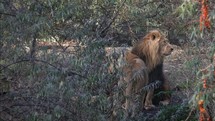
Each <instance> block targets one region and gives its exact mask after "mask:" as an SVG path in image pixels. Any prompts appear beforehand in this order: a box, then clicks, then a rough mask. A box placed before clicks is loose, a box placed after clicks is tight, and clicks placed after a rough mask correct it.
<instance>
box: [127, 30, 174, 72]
mask: <svg viewBox="0 0 215 121" xmlns="http://www.w3.org/2000/svg"><path fill="white" fill-rule="evenodd" d="M172 51H173V47H172V45H171V44H170V43H169V42H168V39H167V38H166V36H165V34H163V33H162V32H161V31H159V30H152V31H150V32H149V33H148V34H147V35H146V36H145V37H143V39H141V40H140V41H139V42H137V43H136V45H134V47H133V49H132V51H131V52H132V53H133V54H135V55H137V56H139V57H140V58H141V59H142V60H143V61H144V62H145V63H146V65H148V68H149V70H151V69H153V68H154V67H155V66H156V65H158V64H160V63H162V62H163V59H164V57H165V56H167V55H170V54H171V52H172Z"/></svg>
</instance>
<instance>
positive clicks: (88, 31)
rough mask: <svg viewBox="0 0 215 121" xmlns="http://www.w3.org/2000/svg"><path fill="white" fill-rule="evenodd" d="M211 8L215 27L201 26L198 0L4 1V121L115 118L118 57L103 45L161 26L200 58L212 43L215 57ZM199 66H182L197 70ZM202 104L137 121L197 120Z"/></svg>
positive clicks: (0, 70) (0, 20) (0, 26)
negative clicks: (113, 69) (114, 66)
mask: <svg viewBox="0 0 215 121" xmlns="http://www.w3.org/2000/svg"><path fill="white" fill-rule="evenodd" d="M207 5H208V9H209V13H208V16H207V17H206V18H207V19H208V21H209V20H210V27H209V28H210V29H207V28H208V27H207V26H202V25H201V26H202V28H201V29H199V25H200V23H199V17H200V16H201V7H202V6H201V3H200V2H198V1H195V0H0V30H1V31H0V120H5V121H6V120H29V121H38V120H44V121H47V120H50V121H53V120H62V121H65V120H84V121H86V120H89V121H94V120H99V121H100V120H107V119H109V118H110V117H111V115H112V111H113V108H115V107H114V106H115V104H114V101H113V100H112V99H110V98H109V96H110V95H113V94H114V93H115V92H117V91H120V90H119V89H117V87H116V86H115V85H116V83H117V82H116V80H117V79H118V78H119V74H120V73H114V74H110V73H108V67H109V65H110V63H111V62H112V61H113V60H112V59H110V58H107V57H106V56H105V54H106V53H105V50H104V47H107V46H130V45H132V44H133V43H135V42H136V41H137V40H138V39H139V38H140V37H142V36H143V35H144V34H145V33H146V32H147V31H149V30H151V29H155V28H159V29H161V30H162V31H165V32H166V33H168V37H169V39H170V42H171V43H173V44H176V45H180V46H184V45H187V44H188V45H190V46H191V45H192V46H194V47H196V48H197V53H196V54H199V53H200V49H199V48H201V47H202V46H205V45H206V44H208V45H209V47H208V49H209V51H210V53H208V56H211V54H212V53H213V52H214V50H215V49H214V48H215V47H214V46H215V45H214V37H215V34H213V30H214V29H215V28H214V23H215V22H214V18H215V9H213V8H214V7H215V2H214V1H213V0H208V3H207ZM189 52H190V51H189ZM189 52H188V53H189ZM200 61H201V60H198V59H197V61H195V58H194V59H193V60H192V61H191V62H189V61H187V62H185V63H184V64H187V67H188V68H189V69H190V70H193V69H197V70H198V69H200V66H199V65H198V64H199V63H200ZM197 73H198V71H195V72H192V73H191V74H192V75H195V74H197ZM198 85H199V83H197V82H196V85H195V86H198ZM187 88H189V87H187ZM199 89H200V88H197V89H196V90H197V91H195V90H192V91H193V93H194V94H196V95H198V94H199ZM5 93H6V94H5ZM197 93H198V94H197ZM212 93H214V91H212V92H210V95H212ZM119 98H121V97H119ZM204 99H205V98H204ZM119 100H121V99H119ZM205 100H207V99H205ZM192 101H193V100H192ZM192 101H191V102H192ZM185 102H186V103H185ZM196 102H197V101H194V103H192V104H188V101H184V102H183V105H176V106H173V107H169V108H165V107H164V108H162V110H160V112H159V113H157V114H156V115H153V116H151V115H150V116H149V115H146V114H144V113H143V114H140V115H139V116H138V117H136V119H134V120H137V119H138V120H147V121H148V120H155V119H157V120H170V119H172V120H173V119H174V120H185V119H186V118H187V117H189V119H190V120H191V119H193V120H195V119H196V117H198V111H197V110H193V109H191V108H189V106H190V105H191V106H190V107H195V106H193V105H195V104H196ZM181 110H184V112H183V111H181ZM190 110H192V111H190ZM173 112H176V113H173ZM177 112H178V114H177ZM189 112H191V114H192V115H191V116H188V113H189ZM165 113H168V115H169V114H171V115H169V116H167V115H166V116H167V117H165ZM163 114H164V115H163ZM117 118H118V119H123V110H120V109H119V116H118V117H117Z"/></svg>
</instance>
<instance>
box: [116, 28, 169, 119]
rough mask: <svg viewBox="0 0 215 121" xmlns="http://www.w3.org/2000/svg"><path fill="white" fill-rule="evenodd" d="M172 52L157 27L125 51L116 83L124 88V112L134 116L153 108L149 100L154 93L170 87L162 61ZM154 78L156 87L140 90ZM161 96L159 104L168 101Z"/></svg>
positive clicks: (165, 97) (167, 97)
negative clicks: (122, 64)
mask: <svg viewBox="0 0 215 121" xmlns="http://www.w3.org/2000/svg"><path fill="white" fill-rule="evenodd" d="M172 51H173V47H172V45H171V44H170V43H169V42H168V39H167V38H166V36H165V34H163V33H162V32H161V31H160V30H152V31H150V32H149V33H148V34H147V35H146V36H144V37H143V38H142V39H140V40H139V41H138V42H137V43H136V44H135V45H134V46H133V47H132V49H131V50H130V51H127V52H126V54H125V62H126V64H125V65H124V66H123V67H122V71H123V74H122V76H121V78H120V80H119V82H118V86H119V87H122V88H123V90H124V96H125V103H124V109H125V110H126V112H127V114H128V115H131V116H134V115H135V113H137V112H138V111H141V110H142V109H147V110H148V109H151V108H153V107H155V106H154V104H153V102H152V100H153V94H154V92H156V91H169V90H170V86H169V82H168V80H167V79H166V77H165V75H164V73H163V61H164V58H165V57H166V56H168V55H170V54H171V53H172ZM157 80H159V81H160V82H161V86H160V87H159V89H157V90H155V89H149V90H144V87H145V86H147V85H148V84H150V83H153V82H155V81H157ZM163 97H164V98H163V99H162V100H161V101H160V103H161V104H163V105H167V104H169V103H170V95H165V96H163Z"/></svg>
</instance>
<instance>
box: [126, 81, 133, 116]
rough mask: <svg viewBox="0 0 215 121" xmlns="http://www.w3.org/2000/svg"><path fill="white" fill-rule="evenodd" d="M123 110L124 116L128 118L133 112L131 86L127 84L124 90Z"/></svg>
mask: <svg viewBox="0 0 215 121" xmlns="http://www.w3.org/2000/svg"><path fill="white" fill-rule="evenodd" d="M125 98H126V100H125V110H126V115H127V116H129V115H131V113H132V112H133V97H132V84H131V83H128V84H127V87H126V89H125Z"/></svg>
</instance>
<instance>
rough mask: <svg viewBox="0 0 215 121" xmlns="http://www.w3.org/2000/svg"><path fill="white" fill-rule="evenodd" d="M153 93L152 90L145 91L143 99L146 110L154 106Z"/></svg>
mask: <svg viewBox="0 0 215 121" xmlns="http://www.w3.org/2000/svg"><path fill="white" fill-rule="evenodd" d="M153 94H154V90H149V91H148V92H147V95H146V100H145V106H144V107H145V109H146V110H148V109H151V108H154V107H155V106H154V105H153V104H152V98H153Z"/></svg>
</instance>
